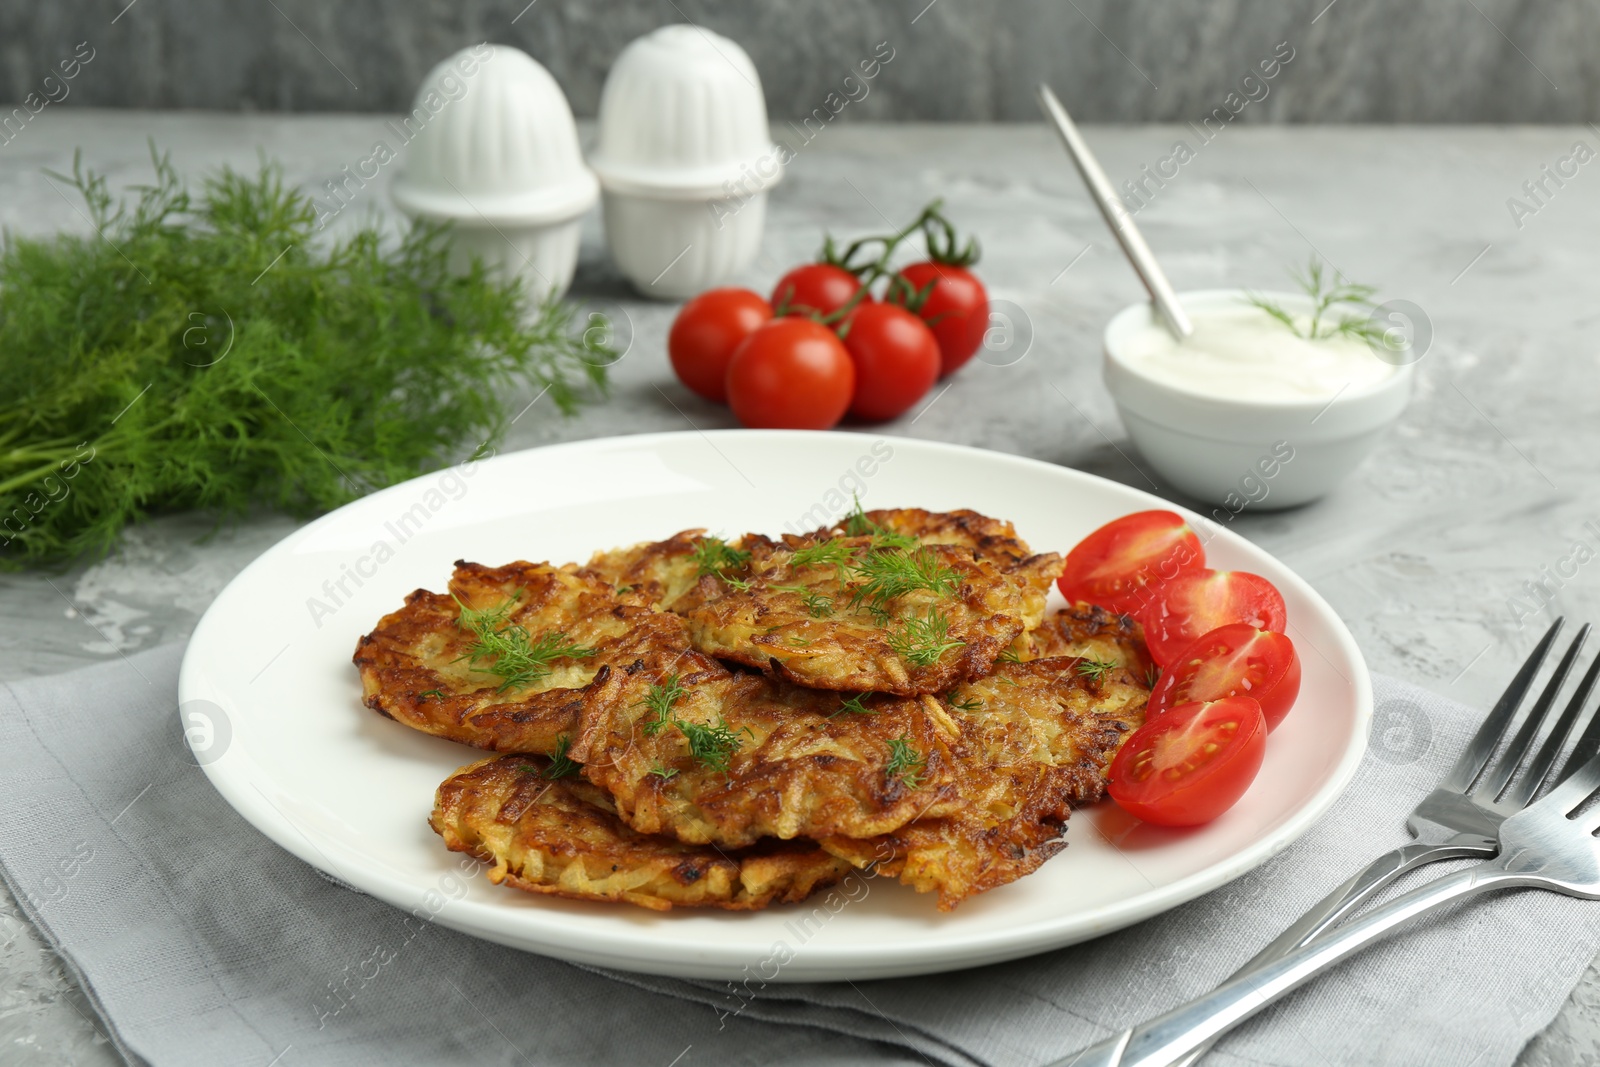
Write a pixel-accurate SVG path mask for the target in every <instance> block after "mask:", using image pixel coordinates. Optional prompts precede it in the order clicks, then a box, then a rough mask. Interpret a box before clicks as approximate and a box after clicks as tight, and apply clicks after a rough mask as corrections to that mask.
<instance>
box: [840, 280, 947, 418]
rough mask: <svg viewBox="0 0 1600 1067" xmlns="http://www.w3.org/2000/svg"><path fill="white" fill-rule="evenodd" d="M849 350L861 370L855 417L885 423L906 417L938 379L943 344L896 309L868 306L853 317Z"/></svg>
mask: <svg viewBox="0 0 1600 1067" xmlns="http://www.w3.org/2000/svg"><path fill="white" fill-rule="evenodd" d="M848 322H849V324H850V326H849V329H847V330H845V331H844V347H845V348H846V349H847V350H848V351H849V352H850V358H851V360H853V361H854V362H855V365H856V393H855V399H854V400H853V401H851V403H850V413H851V414H852V415H855V416H856V417H857V418H862V419H869V420H872V421H875V422H876V421H881V420H884V419H892V418H894V417H896V416H897V415H901V414H904V413H905V412H906V411H907V410H908V409H909V408H910V407H911V406H912V405H913V404H915V403H916V402H917V401H918V400H921V399H922V398H923V397H924V396H926V395H927V393H928V390H929V389H930V388H931V387H932V386H933V383H934V381H935V380H937V379H938V377H939V342H938V341H936V340H934V338H933V332H932V331H931V330H929V329H928V327H927V326H926V325H924V324H923V322H922V320H921V319H919V318H917V317H916V316H915V315H913V314H911V312H909V311H907V310H906V309H905V308H903V307H899V306H897V305H895V304H878V303H873V304H863V305H861V306H859V307H857V308H856V309H855V310H854V311H852V312H851V313H850V316H849V319H848Z"/></svg>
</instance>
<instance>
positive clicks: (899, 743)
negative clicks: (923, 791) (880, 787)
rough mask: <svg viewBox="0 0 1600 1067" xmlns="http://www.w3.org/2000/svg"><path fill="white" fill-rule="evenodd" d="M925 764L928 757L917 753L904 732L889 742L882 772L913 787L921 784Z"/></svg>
mask: <svg viewBox="0 0 1600 1067" xmlns="http://www.w3.org/2000/svg"><path fill="white" fill-rule="evenodd" d="M927 766H928V757H926V756H920V755H918V754H917V750H916V747H915V746H913V745H912V744H911V739H910V738H909V737H907V736H906V735H905V734H901V735H900V736H899V737H896V738H894V739H893V740H891V741H890V742H889V761H888V762H887V763H885V764H884V765H883V773H884V777H886V778H888V779H889V780H890V781H899V782H900V784H901V785H904V786H905V787H906V788H908V789H915V788H917V787H918V786H919V785H921V784H922V772H923V770H924V768H926V767H927Z"/></svg>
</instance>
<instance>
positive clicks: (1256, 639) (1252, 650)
mask: <svg viewBox="0 0 1600 1067" xmlns="http://www.w3.org/2000/svg"><path fill="white" fill-rule="evenodd" d="M1299 694H1300V656H1299V655H1298V654H1297V653H1296V652H1295V650H1294V642H1293V641H1291V640H1289V638H1288V637H1286V636H1285V635H1283V634H1280V633H1274V632H1273V631H1271V630H1258V629H1256V628H1255V627H1254V626H1251V625H1250V624H1249V623H1243V622H1241V623H1235V624H1233V625H1232V626H1219V627H1218V628H1217V629H1215V630H1212V631H1211V632H1210V633H1208V634H1205V635H1204V636H1202V637H1201V638H1200V639H1199V640H1197V641H1196V642H1195V643H1194V644H1192V645H1190V646H1189V647H1188V648H1186V649H1184V650H1183V651H1182V652H1180V653H1178V655H1177V656H1176V657H1175V658H1174V659H1173V661H1172V662H1171V663H1169V664H1168V665H1167V669H1166V670H1165V671H1163V672H1162V673H1161V680H1160V681H1159V682H1157V683H1156V687H1155V690H1154V691H1152V692H1151V694H1150V703H1149V705H1148V706H1147V707H1146V708H1145V715H1146V716H1148V717H1150V718H1154V717H1155V716H1157V715H1160V714H1161V713H1162V712H1164V711H1166V710H1167V709H1168V708H1172V707H1175V706H1177V705H1179V704H1191V703H1193V702H1195V701H1197V700H1221V699H1222V698H1223V697H1250V698H1251V699H1253V700H1254V701H1255V702H1256V703H1258V704H1260V705H1261V714H1262V715H1263V716H1265V717H1266V720H1267V729H1268V730H1273V729H1276V728H1277V726H1278V724H1279V723H1280V722H1282V721H1283V717H1284V716H1285V715H1287V714H1289V709H1290V708H1291V707H1293V706H1294V698H1295V697H1296V696H1298V695H1299Z"/></svg>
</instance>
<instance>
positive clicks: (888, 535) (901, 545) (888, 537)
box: [872, 527, 922, 552]
mask: <svg viewBox="0 0 1600 1067" xmlns="http://www.w3.org/2000/svg"><path fill="white" fill-rule="evenodd" d="M872 547H873V548H874V549H875V550H877V551H879V552H888V551H891V550H894V549H898V550H900V551H901V552H910V551H912V550H913V549H917V548H921V547H922V542H921V541H920V540H918V539H917V538H915V537H913V536H911V535H910V534H903V533H896V532H895V531H893V530H885V529H882V528H881V527H880V528H879V530H878V532H877V533H875V534H873V535H872Z"/></svg>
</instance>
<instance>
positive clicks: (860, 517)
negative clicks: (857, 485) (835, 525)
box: [844, 493, 881, 537]
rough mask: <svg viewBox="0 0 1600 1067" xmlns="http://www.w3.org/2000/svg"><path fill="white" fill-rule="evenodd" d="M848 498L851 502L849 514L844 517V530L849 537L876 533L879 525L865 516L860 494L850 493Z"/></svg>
mask: <svg viewBox="0 0 1600 1067" xmlns="http://www.w3.org/2000/svg"><path fill="white" fill-rule="evenodd" d="M850 499H851V500H852V501H853V504H852V505H851V508H850V514H848V515H846V516H845V517H844V532H845V533H846V534H848V535H850V536H851V537H863V536H865V535H867V534H871V533H877V532H878V531H879V530H880V529H881V527H879V526H878V524H877V523H875V522H873V521H872V520H871V519H869V518H867V513H866V512H865V511H863V510H862V509H861V494H860V493H851V494H850Z"/></svg>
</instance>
